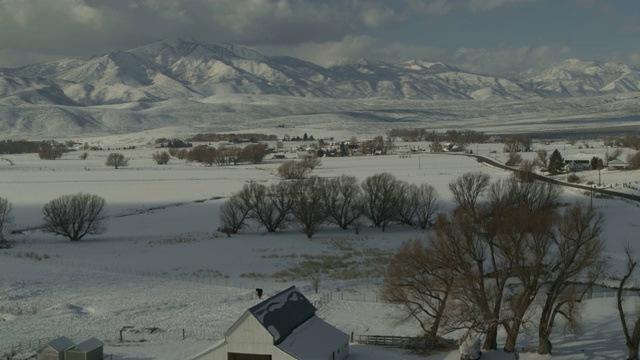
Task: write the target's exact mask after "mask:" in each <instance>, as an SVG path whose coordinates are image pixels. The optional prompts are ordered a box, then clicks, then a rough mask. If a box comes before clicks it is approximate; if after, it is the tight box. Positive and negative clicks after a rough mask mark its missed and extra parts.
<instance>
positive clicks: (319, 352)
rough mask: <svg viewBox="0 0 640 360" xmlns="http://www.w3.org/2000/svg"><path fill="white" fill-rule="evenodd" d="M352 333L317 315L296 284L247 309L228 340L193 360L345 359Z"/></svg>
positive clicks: (228, 331) (234, 325)
mask: <svg viewBox="0 0 640 360" xmlns="http://www.w3.org/2000/svg"><path fill="white" fill-rule="evenodd" d="M348 355H349V335H347V334H345V333H344V332H342V331H340V330H338V329H336V328H335V327H333V326H331V325H329V324H328V323H326V322H325V321H324V320H322V319H320V318H319V317H317V316H316V308H315V307H314V306H313V305H312V304H311V303H310V302H309V300H307V298H306V297H305V296H304V295H302V293H301V292H300V291H299V290H298V289H297V288H296V287H295V286H292V287H290V288H288V289H286V290H284V291H282V292H280V293H278V294H276V295H274V296H272V297H270V298H268V299H266V300H265V301H263V302H261V303H259V304H258V305H256V306H254V307H252V308H250V309H249V310H247V311H246V312H245V313H244V314H243V315H242V316H241V317H240V319H238V320H237V321H236V322H235V323H234V324H233V325H232V326H231V327H230V328H229V330H227V332H226V333H225V339H224V340H222V341H220V342H219V343H217V344H216V345H214V346H213V347H211V348H209V349H207V350H205V351H203V352H202V353H200V354H198V355H196V356H195V357H193V359H192V360H342V359H344V358H346V357H347V356H348Z"/></svg>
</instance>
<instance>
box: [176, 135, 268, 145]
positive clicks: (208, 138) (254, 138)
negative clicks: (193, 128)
mask: <svg viewBox="0 0 640 360" xmlns="http://www.w3.org/2000/svg"><path fill="white" fill-rule="evenodd" d="M243 140H248V141H249V142H252V143H256V142H258V141H277V140H278V136H276V135H267V134H253V133H249V134H216V133H203V134H196V135H193V136H191V137H189V138H187V139H186V141H191V142H219V141H228V142H232V143H240V142H242V141H243Z"/></svg>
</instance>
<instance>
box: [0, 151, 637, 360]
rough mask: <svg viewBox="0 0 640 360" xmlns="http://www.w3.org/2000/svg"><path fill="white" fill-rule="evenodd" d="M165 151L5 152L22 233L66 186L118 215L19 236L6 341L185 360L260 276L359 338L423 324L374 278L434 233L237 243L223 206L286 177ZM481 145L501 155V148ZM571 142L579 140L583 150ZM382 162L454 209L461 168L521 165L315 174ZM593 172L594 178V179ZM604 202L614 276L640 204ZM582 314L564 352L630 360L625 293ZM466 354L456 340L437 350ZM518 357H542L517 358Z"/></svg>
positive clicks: (3, 311)
mask: <svg viewBox="0 0 640 360" xmlns="http://www.w3.org/2000/svg"><path fill="white" fill-rule="evenodd" d="M552 146H553V145H552ZM555 146H556V147H562V146H563V144H555ZM564 147H565V151H567V150H566V147H567V145H564ZM155 151H156V149H144V148H142V149H138V150H131V151H128V152H126V151H122V152H123V153H125V155H127V156H128V157H131V158H132V160H131V163H130V165H129V167H127V168H122V169H118V170H115V169H112V168H107V167H105V166H104V160H105V158H106V156H107V155H108V153H109V152H108V151H102V152H90V153H89V158H88V159H87V160H85V161H83V160H79V159H77V155H78V154H72V155H65V157H63V158H62V159H60V160H56V161H44V160H40V159H38V158H37V156H36V155H20V156H12V157H11V159H12V161H13V162H14V163H15V165H13V166H10V165H9V164H7V163H6V162H2V163H0V196H1V197H5V198H7V199H9V201H11V202H12V204H13V208H14V215H15V226H14V228H16V229H30V228H33V227H37V226H38V225H39V223H40V222H41V208H42V206H43V205H44V203H46V202H47V201H49V200H51V199H53V198H56V197H58V196H60V195H63V194H68V193H77V192H87V193H92V194H98V195H100V196H102V197H104V198H105V199H106V201H107V208H108V212H109V218H108V220H107V225H108V230H107V231H106V232H105V233H104V234H101V235H96V236H88V237H86V238H85V239H82V240H81V241H80V242H77V243H76V242H70V241H68V240H66V239H64V238H61V237H54V236H52V235H50V234H44V233H42V232H40V231H38V230H26V231H24V232H23V233H22V234H17V235H12V236H11V240H12V241H13V245H14V246H13V248H12V249H8V250H0V351H4V350H8V349H9V348H10V347H11V346H13V345H16V344H18V343H21V342H28V341H31V340H37V339H44V338H49V337H54V336H60V335H64V336H67V337H70V338H72V339H73V340H75V341H82V340H84V339H86V338H89V337H92V336H96V337H98V338H100V339H102V340H104V341H105V342H106V347H105V352H106V353H108V354H113V359H130V360H134V359H137V360H141V359H187V358H189V356H191V355H194V354H196V353H198V352H199V351H201V350H203V349H205V348H207V347H209V346H211V345H212V344H213V343H214V342H215V340H216V339H220V338H222V336H223V332H224V331H226V330H227V328H228V327H229V326H230V325H231V324H232V323H233V322H234V321H235V320H236V319H237V318H238V317H239V316H240V315H241V314H242V313H243V312H244V311H245V310H246V309H247V308H249V307H251V306H252V305H254V304H256V303H257V302H258V301H259V300H258V299H257V298H256V296H255V294H254V289H255V288H256V287H261V288H264V289H265V291H266V293H267V295H269V294H273V293H275V292H277V291H278V290H281V289H284V288H286V287H288V286H289V285H293V284H295V285H297V286H298V287H300V288H301V289H302V290H303V291H304V292H305V294H307V295H308V297H309V298H310V300H312V301H315V302H317V304H318V306H319V311H318V314H319V316H320V317H322V318H324V319H325V320H327V321H328V322H329V323H331V324H333V325H335V326H336V327H338V328H340V329H342V330H343V331H345V332H347V333H351V332H354V333H356V334H371V335H408V336H412V335H416V334H417V333H418V328H417V327H416V326H415V324H402V325H399V324H397V323H396V322H395V319H396V318H397V309H395V308H394V307H393V306H391V305H388V304H384V303H382V302H380V297H379V293H378V290H377V289H378V287H379V285H380V283H381V274H382V272H381V270H384V266H383V265H384V263H385V261H388V258H389V256H390V255H391V254H393V251H394V250H395V249H396V248H397V246H398V245H399V244H400V243H401V242H402V241H403V240H406V239H411V238H415V237H420V236H426V233H423V232H421V231H418V230H416V229H411V228H408V227H403V226H400V225H393V226H391V227H390V228H389V229H388V230H387V231H386V232H381V231H380V230H379V229H376V228H368V227H367V228H364V229H363V231H362V232H361V233H360V234H357V235H356V234H355V232H354V231H352V230H349V231H342V230H339V229H335V228H333V227H326V228H323V229H320V231H319V232H318V233H317V234H316V235H315V236H314V237H313V239H312V240H308V239H306V237H305V236H304V235H303V234H302V233H301V232H299V231H298V230H297V229H295V228H291V229H287V230H285V231H283V232H280V233H276V234H266V233H263V232H261V231H260V230H259V229H256V228H251V229H247V230H246V231H244V232H243V233H242V234H239V235H236V236H233V237H231V238H227V237H226V236H224V235H222V234H219V233H217V232H216V231H215V229H217V228H218V226H219V221H218V208H219V205H220V204H221V203H222V202H223V201H224V198H225V197H228V196H229V195H230V194H232V193H233V192H235V191H237V190H239V189H240V188H241V187H242V185H243V184H244V183H246V182H248V181H261V182H265V183H270V182H275V181H278V180H277V178H276V176H275V169H276V167H277V166H278V165H279V163H278V162H276V161H274V160H267V161H265V163H264V164H260V165H239V166H233V167H213V168H210V167H204V166H198V165H196V164H187V163H184V162H183V161H178V160H175V161H174V160H172V162H170V163H169V164H168V165H165V166H160V165H156V164H154V163H153V162H152V160H151V154H152V153H154V152H155ZM478 151H480V152H482V151H486V153H487V154H489V153H490V152H489V151H490V148H488V147H486V148H484V147H483V148H479V150H478ZM571 151H574V153H577V152H578V151H579V150H578V149H577V148H575V147H572V148H570V149H569V150H568V152H571ZM501 155H502V156H504V155H503V154H499V153H498V154H496V155H494V156H497V157H499V156H501ZM383 171H387V172H391V173H392V174H394V175H395V176H396V177H397V178H399V179H401V180H405V181H408V182H413V183H420V182H428V183H429V184H431V185H433V186H434V187H435V188H436V189H437V190H438V192H439V193H440V196H441V197H442V199H443V201H444V205H445V208H447V209H449V208H451V206H452V204H451V194H450V193H449V191H448V188H447V185H448V183H449V182H450V181H451V180H453V179H455V178H456V177H457V176H459V175H461V174H463V173H465V172H469V171H472V172H477V171H481V172H486V173H488V174H490V175H491V176H492V178H493V179H499V178H505V177H507V176H508V175H509V174H508V173H507V172H505V171H502V170H499V169H493V168H489V167H484V166H481V165H479V164H477V163H476V162H475V161H473V160H471V159H469V158H466V157H463V156H448V155H434V154H423V155H420V156H417V155H411V156H399V155H388V156H380V157H353V158H342V159H338V158H336V159H323V165H322V166H321V167H319V168H317V169H316V170H314V174H315V175H318V176H324V177H335V176H339V175H341V174H348V175H353V176H356V177H357V178H358V179H360V180H363V179H364V178H366V177H367V176H370V175H373V174H376V173H379V172H383ZM582 176H584V177H585V180H589V179H591V180H593V179H595V178H597V177H598V174H597V172H585V173H583V174H582ZM601 176H602V177H603V179H604V180H603V182H605V183H607V184H611V185H613V184H615V185H616V187H617V188H619V190H620V191H635V190H633V189H631V188H626V187H625V188H623V187H622V186H618V184H620V185H621V184H623V183H626V184H637V183H638V181H640V174H639V173H638V172H619V173H614V172H609V173H607V172H605V171H603V172H602V174H601ZM635 187H638V188H640V186H639V185H635ZM564 197H565V200H566V201H567V202H568V203H572V202H575V201H589V200H590V199H589V196H588V195H586V194H583V193H580V192H577V191H572V190H566V191H565V194H564ZM593 201H594V206H597V207H598V208H599V209H601V211H603V212H604V213H605V215H606V217H607V224H606V228H605V233H604V235H603V236H604V237H605V239H606V240H607V242H606V251H607V253H608V255H609V256H610V257H611V259H612V272H613V273H616V272H617V271H618V270H619V269H620V266H622V259H624V258H623V246H624V244H625V243H627V242H629V243H631V244H634V242H635V243H637V236H638V235H637V234H638V220H637V219H640V208H639V207H638V204H633V203H630V202H625V201H622V200H617V199H598V198H596V199H594V200H593ZM636 250H637V251H640V249H636ZM38 258H40V260H38ZM337 258H340V259H342V261H341V262H340V263H338V264H339V265H338V266H337V267H336V268H332V269H326V270H327V273H326V275H325V277H324V278H323V280H322V282H321V284H320V292H319V294H314V292H313V291H312V289H311V286H310V282H309V280H308V279H306V278H302V277H300V276H298V277H297V278H296V275H295V274H296V271H299V270H300V269H299V264H300V263H301V262H302V261H304V260H308V259H314V260H318V261H321V260H326V259H329V260H335V259H337ZM332 263H333V264H335V262H332ZM278 274H280V275H278ZM278 280H285V281H278ZM329 300H330V301H329ZM321 303H322V306H320V305H321ZM583 314H584V324H583V328H582V332H581V334H579V335H571V334H563V333H562V331H561V329H559V330H558V333H557V334H556V335H555V336H554V338H553V342H554V350H555V351H554V355H553V357H552V358H554V359H556V358H557V359H594V360H595V359H620V358H623V357H624V356H625V347H624V340H623V337H622V332H621V329H620V323H619V318H618V317H617V316H618V315H617V312H616V310H615V304H614V299H613V298H612V297H609V298H603V299H594V300H588V301H585V302H584V312H583ZM124 326H132V327H134V329H136V330H139V332H138V333H134V332H131V331H129V332H124V333H123V334H124V340H126V341H125V342H123V343H120V342H119V330H120V329H122V328H123V327H124ZM149 328H157V330H155V331H154V332H153V333H152V334H150V333H149V331H150V330H145V329H149ZM532 331H533V332H532V333H523V334H522V335H521V337H520V343H519V346H520V347H532V346H533V347H535V345H536V344H535V341H536V340H537V336H535V335H536V334H535V329H533V330H532ZM183 336H184V337H185V339H184V340H183ZM141 339H144V340H145V341H144V342H141V341H140V340H141ZM458 356H459V354H458V352H457V351H454V352H451V353H447V354H440V355H434V356H432V357H430V358H431V359H457V358H458ZM418 358H420V357H417V356H415V355H411V354H405V353H403V352H402V351H397V350H385V349H379V348H372V347H367V346H357V345H354V346H353V347H352V355H351V356H350V359H356V360H364V359H367V360H378V359H402V360H409V359H410V360H413V359H418ZM483 358H486V359H512V358H513V355H507V354H503V353H501V352H494V353H487V354H485V356H483ZM520 358H521V359H538V358H541V357H539V356H537V355H533V354H521V356H520ZM544 358H546V357H544Z"/></svg>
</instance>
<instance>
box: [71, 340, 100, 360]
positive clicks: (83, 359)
mask: <svg viewBox="0 0 640 360" xmlns="http://www.w3.org/2000/svg"><path fill="white" fill-rule="evenodd" d="M103 348H104V343H103V342H102V341H100V340H98V339H96V338H91V339H87V340H85V341H83V342H81V343H80V344H78V345H75V346H72V347H71V348H69V349H67V350H66V351H65V352H64V356H65V360H102V357H103V355H104V354H103Z"/></svg>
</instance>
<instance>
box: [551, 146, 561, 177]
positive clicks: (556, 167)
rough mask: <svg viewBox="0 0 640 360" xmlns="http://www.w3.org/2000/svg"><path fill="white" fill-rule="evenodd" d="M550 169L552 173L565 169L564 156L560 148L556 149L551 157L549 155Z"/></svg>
mask: <svg viewBox="0 0 640 360" xmlns="http://www.w3.org/2000/svg"><path fill="white" fill-rule="evenodd" d="M548 170H549V173H550V174H559V173H561V172H563V170H564V159H563V158H562V155H560V151H558V149H555V150H554V151H553V154H551V157H549V167H548Z"/></svg>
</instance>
